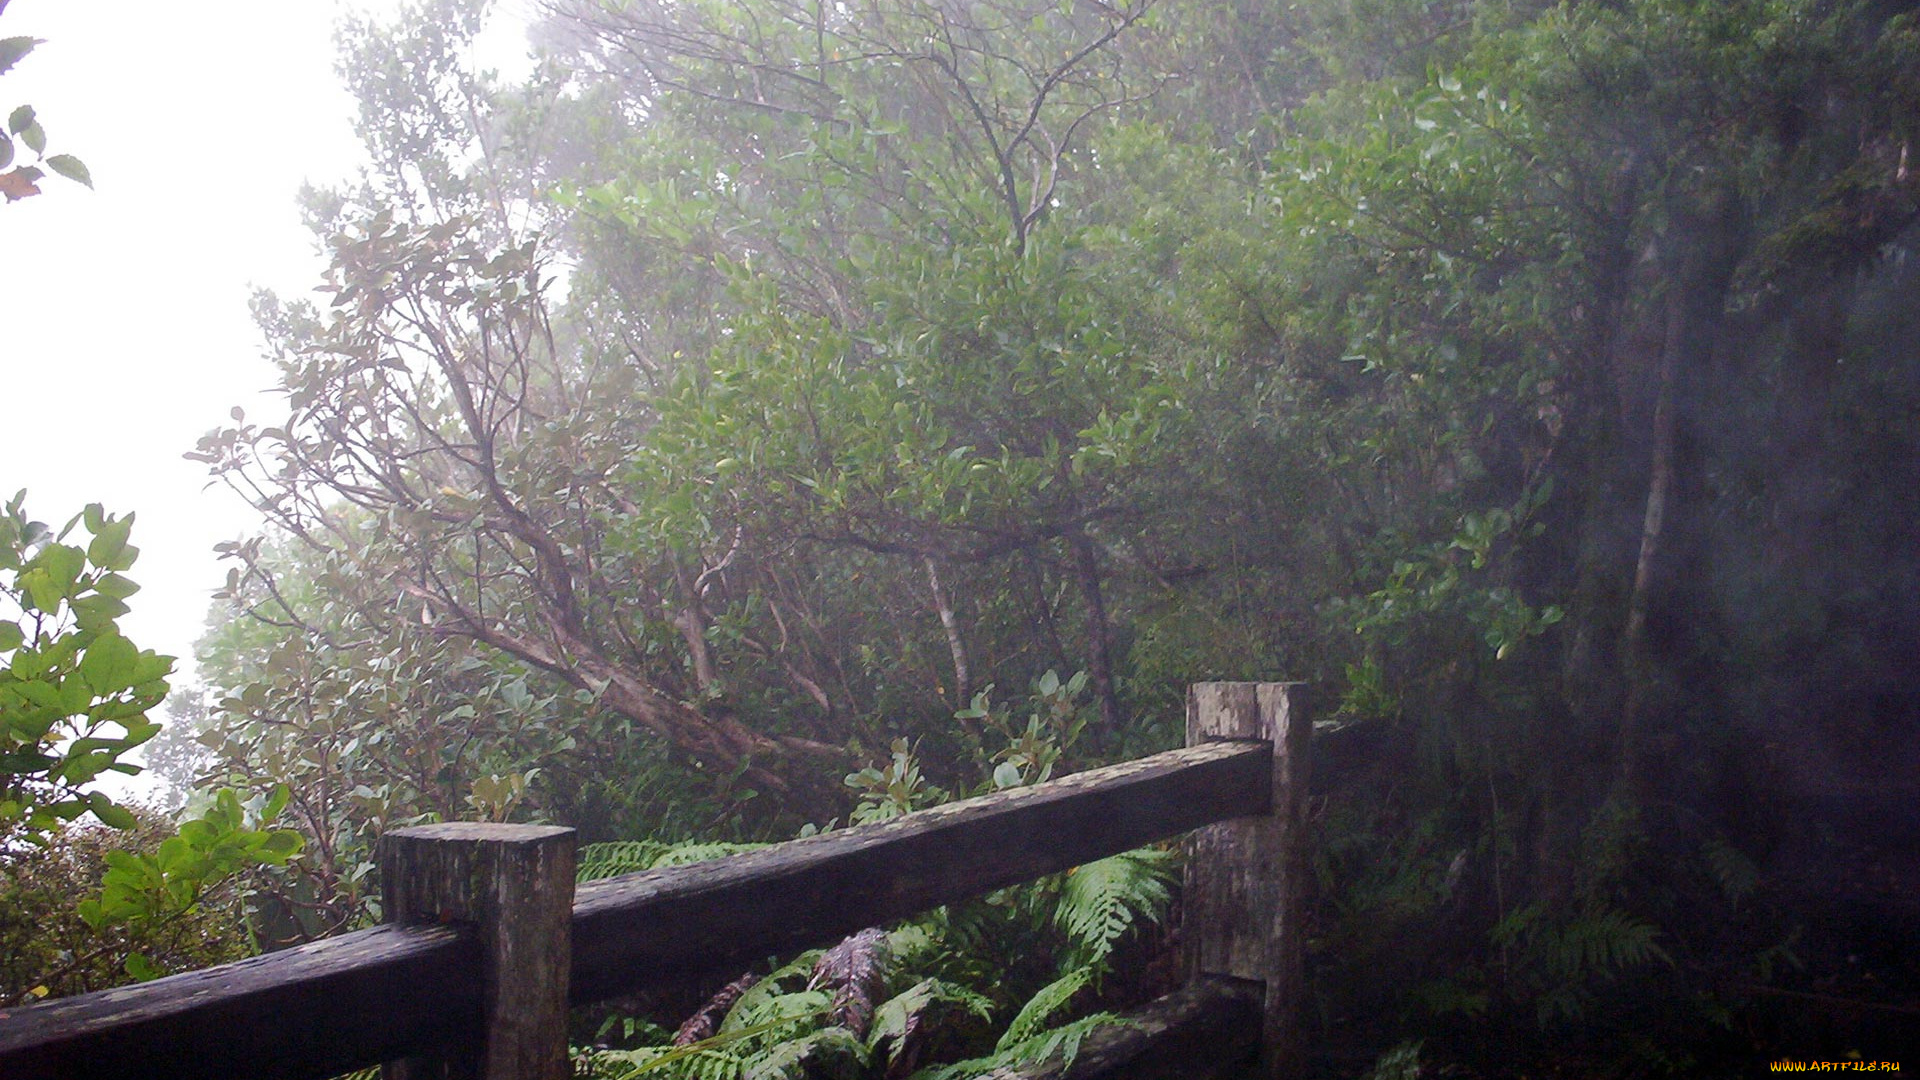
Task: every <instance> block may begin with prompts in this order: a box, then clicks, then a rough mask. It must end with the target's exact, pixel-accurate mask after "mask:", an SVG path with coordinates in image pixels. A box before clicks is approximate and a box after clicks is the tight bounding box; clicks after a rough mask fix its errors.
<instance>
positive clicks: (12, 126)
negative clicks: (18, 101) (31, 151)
mask: <svg viewBox="0 0 1920 1080" xmlns="http://www.w3.org/2000/svg"><path fill="white" fill-rule="evenodd" d="M32 126H33V106H31V105H22V106H20V107H19V108H17V109H15V110H13V112H11V113H9V114H8V115H7V131H8V133H10V134H13V135H19V134H21V133H22V132H25V131H26V130H27V129H28V128H30V127H32ZM29 145H31V144H29Z"/></svg>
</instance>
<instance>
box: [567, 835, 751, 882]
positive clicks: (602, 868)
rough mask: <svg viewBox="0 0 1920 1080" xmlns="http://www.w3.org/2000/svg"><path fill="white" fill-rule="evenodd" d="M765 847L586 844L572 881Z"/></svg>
mask: <svg viewBox="0 0 1920 1080" xmlns="http://www.w3.org/2000/svg"><path fill="white" fill-rule="evenodd" d="M766 846H767V845H765V844H728V843H717V842H684V843H679V844H667V843H662V842H661V841H658V840H615V841H611V842H609V843H604V844H588V845H587V846H585V847H583V848H581V849H580V854H579V856H578V860H577V863H578V865H577V868H576V869H575V871H574V878H575V880H578V881H598V880H600V879H601V878H610V877H618V876H620V875H621V874H634V873H638V872H640V871H642V870H656V869H659V868H660V867H663V866H685V865H687V864H689V863H697V862H706V861H707V860H708V859H718V858H721V857H723V856H726V855H738V854H740V853H742V852H746V851H758V850H760V849H761V848H763V847H766Z"/></svg>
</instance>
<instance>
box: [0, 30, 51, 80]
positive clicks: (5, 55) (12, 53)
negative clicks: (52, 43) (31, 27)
mask: <svg viewBox="0 0 1920 1080" xmlns="http://www.w3.org/2000/svg"><path fill="white" fill-rule="evenodd" d="M42 44H45V39H43V38H31V37H10V38H0V75H4V74H6V73H7V72H8V71H9V70H11V69H12V68H13V65H15V64H17V63H19V62H20V61H21V59H22V58H23V57H25V56H26V55H27V54H28V53H30V52H32V51H33V47H34V46H35V45H42Z"/></svg>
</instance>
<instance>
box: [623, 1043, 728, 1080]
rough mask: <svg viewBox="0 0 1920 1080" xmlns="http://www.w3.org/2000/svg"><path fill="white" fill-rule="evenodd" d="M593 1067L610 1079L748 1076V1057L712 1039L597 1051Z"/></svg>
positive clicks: (694, 1079) (691, 1079)
mask: <svg viewBox="0 0 1920 1080" xmlns="http://www.w3.org/2000/svg"><path fill="white" fill-rule="evenodd" d="M593 1068H594V1075H595V1076H598V1077H605V1078H606V1080H638V1078H640V1077H647V1078H648V1080H744V1077H745V1076H746V1059H745V1058H743V1057H741V1056H740V1055H738V1054H735V1053H733V1052H731V1051H729V1050H726V1049H723V1048H721V1047H719V1046H715V1045H713V1044H712V1042H711V1041H709V1042H705V1043H698V1044H695V1045H691V1046H647V1047H642V1048H640V1049H638V1050H602V1051H599V1052H598V1053H596V1054H595V1055H594V1057H593Z"/></svg>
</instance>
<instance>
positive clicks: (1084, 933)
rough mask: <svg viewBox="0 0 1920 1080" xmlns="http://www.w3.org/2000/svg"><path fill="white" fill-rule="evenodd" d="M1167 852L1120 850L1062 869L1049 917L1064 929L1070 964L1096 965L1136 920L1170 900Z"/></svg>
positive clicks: (1150, 917)
mask: <svg viewBox="0 0 1920 1080" xmlns="http://www.w3.org/2000/svg"><path fill="white" fill-rule="evenodd" d="M1171 861H1172V856H1171V855H1170V854H1169V853H1167V852H1165V851H1160V850H1157V849H1154V848H1141V849H1139V850H1136V851H1125V852H1121V853H1120V854H1118V855H1114V856H1110V857H1108V858H1105V859H1101V860H1099V861H1098V862H1090V863H1087V864H1086V865H1085V866H1081V867H1077V868H1075V869H1073V870H1071V871H1068V873H1067V876H1066V881H1065V883H1064V885H1063V886H1062V887H1061V892H1060V900H1059V903H1058V906H1057V907H1056V908H1055V913H1054V918H1055V921H1056V922H1057V923H1058V924H1059V926H1060V928H1061V929H1062V930H1064V931H1066V934H1067V938H1068V940H1069V942H1071V945H1072V949H1073V956H1072V963H1073V964H1074V966H1092V965H1097V964H1102V963H1104V962H1105V961H1106V959H1107V957H1108V956H1110V955H1111V954H1112V952H1113V948H1114V945H1115V944H1116V943H1117V942H1118V941H1119V940H1120V939H1121V938H1122V937H1124V936H1126V934H1127V932H1128V931H1129V930H1132V929H1133V928H1134V926H1135V925H1137V924H1138V923H1139V922H1140V921H1142V920H1145V921H1148V922H1158V921H1159V920H1160V917H1161V915H1162V914H1163V913H1164V912H1165V911H1166V908H1167V904H1168V903H1169V902H1170V900H1171V891H1170V889H1169V887H1168V885H1169V882H1170V880H1171V878H1172V873H1171V870H1170V869H1169V864H1170V863H1171Z"/></svg>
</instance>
